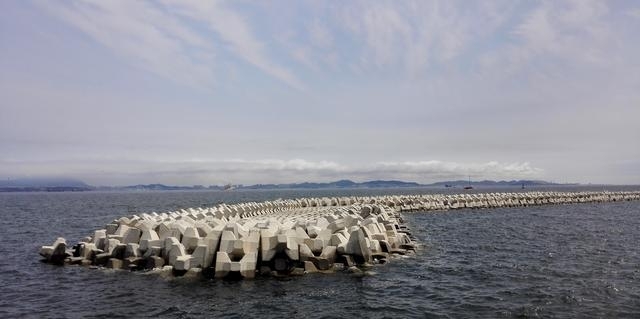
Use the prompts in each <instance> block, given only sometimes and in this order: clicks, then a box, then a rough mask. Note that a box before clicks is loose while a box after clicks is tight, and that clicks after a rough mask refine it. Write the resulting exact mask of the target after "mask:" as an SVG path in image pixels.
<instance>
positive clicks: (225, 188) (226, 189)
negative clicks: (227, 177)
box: [222, 183, 236, 191]
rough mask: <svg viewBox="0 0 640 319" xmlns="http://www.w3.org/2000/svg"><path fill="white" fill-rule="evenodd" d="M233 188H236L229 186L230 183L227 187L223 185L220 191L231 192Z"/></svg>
mask: <svg viewBox="0 0 640 319" xmlns="http://www.w3.org/2000/svg"><path fill="white" fill-rule="evenodd" d="M234 188H236V187H235V186H233V185H231V183H229V184H227V185H224V187H223V188H222V189H223V190H225V191H231V190H233V189H234Z"/></svg>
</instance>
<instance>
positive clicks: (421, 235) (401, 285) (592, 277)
mask: <svg viewBox="0 0 640 319" xmlns="http://www.w3.org/2000/svg"><path fill="white" fill-rule="evenodd" d="M552 189H555V190H572V191H575V190H602V188H601V187H597V188H594V187H592V188H588V187H578V188H575V187H574V188H566V187H564V188H563V187H554V188H552ZM607 189H608V190H612V191H613V190H625V189H626V190H631V189H634V188H633V187H607ZM459 191H461V190H451V189H424V188H421V189H375V190H374V189H358V190H343V189H341V190H310V191H309V190H304V191H299V190H279V191H257V190H253V191H231V192H222V191H175V192H174V191H166V192H153V191H144V192H79V193H0V214H1V216H3V223H2V224H1V226H0V227H1V229H0V232H2V234H4V235H3V241H4V243H3V245H2V246H1V247H0V249H1V251H0V254H1V255H2V256H3V258H2V259H0V272H1V273H2V276H1V277H0V281H1V282H0V284H1V286H2V287H3V289H1V290H0V316H2V317H56V318H60V317H67V318H74V317H96V318H129V317H162V318H200V317H202V318H204V317H232V318H233V317H236V318H247V317H253V318H282V317H295V318H297V317H305V318H337V317H341V318H343V317H346V316H356V317H367V318H383V317H420V318H422V317H459V318H460V317H463V318H473V317H499V318H513V317H557V318H569V317H572V318H573V317H609V318H613V317H617V318H623V317H627V318H634V317H635V318H637V316H638V315H640V268H639V266H638V265H640V254H639V252H638V248H637V243H638V242H640V233H639V232H638V229H640V219H638V213H639V212H640V202H637V201H632V202H614V203H590V204H574V205H550V206H538V207H525V208H500V209H483V210H467V209H463V210H457V211H447V212H430V213H420V212H417V213H405V214H404V217H405V220H406V224H407V225H408V226H409V227H410V228H411V230H412V232H413V234H414V236H415V237H416V239H417V240H418V242H419V244H420V249H419V250H418V252H417V254H416V255H415V256H411V257H403V258H395V259H392V260H391V262H390V263H388V264H386V265H381V266H376V267H374V268H373V274H372V275H370V276H365V277H362V278H357V277H353V276H351V275H349V274H347V273H341V272H338V273H336V274H330V275H327V274H309V275H306V276H303V277H289V278H285V279H274V278H258V279H256V280H243V281H226V280H205V279H201V280H195V281H194V280H187V279H184V278H173V279H164V278H162V277H159V276H156V275H145V274H144V273H143V272H127V271H111V270H93V269H88V268H82V267H74V266H67V267H58V266H54V265H49V264H44V263H41V262H40V261H39V256H38V255H37V250H38V247H39V245H42V244H48V243H49V242H51V241H52V239H54V238H56V237H57V236H64V237H66V238H67V239H68V240H69V241H72V242H75V241H76V240H79V238H81V237H84V236H86V235H87V234H89V233H91V231H92V230H94V229H97V228H100V227H102V226H103V225H104V224H106V223H108V222H110V221H111V220H113V219H115V218H119V217H121V216H124V215H128V214H131V212H133V211H136V212H151V211H156V212H164V211H169V210H176V209H179V208H186V207H202V206H212V205H215V204H217V203H219V202H221V201H223V202H225V203H235V202H245V201H263V200H273V199H276V198H297V197H302V196H347V195H381V194H399V193H406V194H422V193H442V192H459ZM476 191H477V190H476ZM481 191H482V192H485V191H520V190H518V189H514V190H512V189H505V188H501V189H482V190H481Z"/></svg>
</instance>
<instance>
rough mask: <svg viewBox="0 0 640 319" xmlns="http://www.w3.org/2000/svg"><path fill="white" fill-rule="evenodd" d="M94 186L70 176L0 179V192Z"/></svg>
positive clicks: (82, 189)
mask: <svg viewBox="0 0 640 319" xmlns="http://www.w3.org/2000/svg"><path fill="white" fill-rule="evenodd" d="M93 189H94V187H92V186H89V185H87V184H85V183H84V182H82V181H79V180H76V179H72V178H19V179H7V180H0V192H70V191H89V190H93Z"/></svg>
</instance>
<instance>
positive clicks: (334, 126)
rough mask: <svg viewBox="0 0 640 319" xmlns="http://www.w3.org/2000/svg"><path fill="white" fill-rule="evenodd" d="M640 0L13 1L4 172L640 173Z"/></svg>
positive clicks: (0, 120)
mask: <svg viewBox="0 0 640 319" xmlns="http://www.w3.org/2000/svg"><path fill="white" fill-rule="evenodd" d="M639 34H640V2H638V1H617V0H612V1H589V0H576V1H517V0H516V1H514V0H507V1H466V0H465V1H463V0H460V1H455V0H453V1H451V0H446V1H428V0H418V1H409V0H407V1H402V0H401V1H369V0H367V1H356V0H354V1H331V0H327V1H304V0H301V1H293V0H290V1H287V0H273V1H270V0H267V1H243V0H237V1H183V0H180V1H177V0H158V1H118V0H110V1H55V0H52V1H45V0H40V1H18V0H7V1H0V179H15V178H23V177H43V176H46V177H52V176H54V177H55V176H64V177H72V178H77V179H81V180H83V181H85V182H87V183H89V184H91V185H130V184H138V183H145V184H146V183H164V184H171V185H195V184H200V185H223V184H227V183H233V184H255V183H290V182H303V181H314V182H326V181H335V180H339V179H352V180H354V181H367V180H374V179H394V180H405V181H415V182H421V183H429V182H435V181H444V180H452V179H464V180H466V179H467V178H469V177H470V178H471V179H474V180H484V179H493V180H514V179H539V180H546V181H553V182H560V183H563V182H578V183H608V184H640V58H639V57H640V41H639V40H638V39H639V38H638V37H639Z"/></svg>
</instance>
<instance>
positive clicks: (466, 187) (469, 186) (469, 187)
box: [464, 176, 473, 189]
mask: <svg viewBox="0 0 640 319" xmlns="http://www.w3.org/2000/svg"><path fill="white" fill-rule="evenodd" d="M464 189H473V186H471V176H469V185H468V186H465V187H464Z"/></svg>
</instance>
